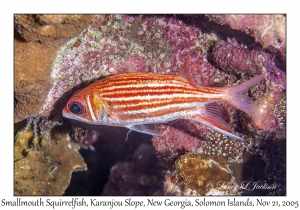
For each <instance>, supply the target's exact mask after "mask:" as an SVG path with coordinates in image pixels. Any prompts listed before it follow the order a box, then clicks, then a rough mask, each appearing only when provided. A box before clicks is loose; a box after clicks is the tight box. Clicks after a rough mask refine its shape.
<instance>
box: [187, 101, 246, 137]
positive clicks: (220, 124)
mask: <svg viewBox="0 0 300 210" xmlns="http://www.w3.org/2000/svg"><path fill="white" fill-rule="evenodd" d="M200 109H201V114H199V115H196V116H193V117H192V118H193V120H195V121H198V122H200V123H203V124H204V125H206V126H208V127H210V128H212V129H214V130H216V131H218V132H220V133H223V134H225V135H227V136H230V137H232V138H235V139H238V140H243V139H242V138H241V137H239V136H236V135H235V134H233V131H232V129H231V127H230V125H229V124H228V123H227V122H226V121H225V120H224V119H223V118H222V112H221V110H220V108H219V106H218V104H217V103H215V102H212V103H208V104H205V105H203V106H201V108H200Z"/></svg>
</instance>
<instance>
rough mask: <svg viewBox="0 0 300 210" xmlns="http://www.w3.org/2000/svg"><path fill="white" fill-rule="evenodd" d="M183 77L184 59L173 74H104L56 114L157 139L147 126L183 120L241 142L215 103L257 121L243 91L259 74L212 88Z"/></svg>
mask: <svg viewBox="0 0 300 210" xmlns="http://www.w3.org/2000/svg"><path fill="white" fill-rule="evenodd" d="M188 60H189V59H188ZM188 74H189V62H188V61H187V62H186V63H185V64H184V65H183V67H182V69H181V70H180V72H179V73H178V74H155V73H147V72H140V73H124V74H118V75H114V76H110V77H108V78H105V79H102V80H99V81H96V82H95V83H93V84H91V85H89V86H87V87H85V88H83V89H81V90H78V91H77V92H76V93H75V94H74V95H73V96H72V97H71V98H70V99H69V100H68V102H67V104H66V105H65V107H64V109H63V111H62V115H63V117H66V118H70V119H74V120H79V121H82V122H85V123H89V124H96V125H108V126H120V127H127V128H129V129H131V130H134V131H137V132H141V133H146V134H150V135H160V133H159V132H158V131H157V130H155V128H154V126H153V124H156V123H166V122H170V121H173V120H177V119H189V120H193V121H196V122H200V123H203V124H205V125H206V126H209V127H211V128H212V129H214V130H216V131H219V132H221V133H223V134H225V135H227V136H230V137H233V138H236V139H239V140H242V138H241V137H239V136H237V135H235V134H234V133H233V131H232V129H231V127H230V125H229V124H228V123H227V122H226V121H225V120H224V119H223V118H222V116H221V115H220V111H219V109H218V106H217V104H216V103H215V102H216V101H223V102H227V103H229V104H231V105H233V106H234V107H236V108H237V109H240V110H242V111H244V112H246V113H247V114H249V115H250V116H252V117H254V118H260V116H261V114H262V113H261V110H260V108H259V106H258V105H256V104H255V103H254V102H253V101H252V100H251V99H250V98H249V97H248V96H247V95H246V93H245V92H246V91H247V90H248V89H249V88H250V87H251V86H253V85H255V84H256V83H258V82H260V81H261V80H262V79H263V78H264V76H263V75H262V74H261V75H258V76H256V77H254V78H252V79H250V80H248V81H246V82H244V83H242V84H239V85H235V86H230V87H223V88H214V87H200V86H197V85H196V84H195V83H194V82H193V81H191V79H189V78H190V77H189V76H187V75H188Z"/></svg>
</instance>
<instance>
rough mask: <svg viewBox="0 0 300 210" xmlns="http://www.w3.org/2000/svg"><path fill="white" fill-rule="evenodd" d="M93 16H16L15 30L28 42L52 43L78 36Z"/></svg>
mask: <svg viewBox="0 0 300 210" xmlns="http://www.w3.org/2000/svg"><path fill="white" fill-rule="evenodd" d="M91 18H92V15H62V14H60V15H24V14H18V15H15V20H14V22H15V29H16V30H17V31H18V32H19V34H20V35H21V36H22V37H23V38H24V39H25V40H26V41H39V42H42V43H43V42H50V41H51V42H52V41H55V40H57V39H65V40H66V39H68V38H71V37H74V36H77V35H78V33H79V32H81V31H82V30H83V29H84V28H85V27H86V26H87V25H88V24H89V21H90V19H91Z"/></svg>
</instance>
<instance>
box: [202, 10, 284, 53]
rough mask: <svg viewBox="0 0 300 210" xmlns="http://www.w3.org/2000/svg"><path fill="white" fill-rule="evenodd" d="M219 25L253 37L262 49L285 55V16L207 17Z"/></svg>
mask: <svg viewBox="0 0 300 210" xmlns="http://www.w3.org/2000/svg"><path fill="white" fill-rule="evenodd" d="M208 17H209V18H210V19H211V20H213V21H216V22H217V23H219V24H228V25H229V26H230V27H231V28H232V29H236V30H241V31H243V32H245V33H247V34H251V35H252V36H254V37H255V40H256V41H257V42H259V43H261V45H262V46H264V48H267V47H270V48H271V50H273V51H274V50H275V51H276V50H278V51H279V52H280V53H281V54H282V55H283V56H284V57H285V54H286V16H285V15H282V14H276V15H208Z"/></svg>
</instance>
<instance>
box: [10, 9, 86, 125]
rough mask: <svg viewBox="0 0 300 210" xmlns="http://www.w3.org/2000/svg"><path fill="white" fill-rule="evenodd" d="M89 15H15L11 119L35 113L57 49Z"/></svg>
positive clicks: (47, 85) (43, 97) (45, 93)
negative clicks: (13, 98) (12, 107)
mask: <svg viewBox="0 0 300 210" xmlns="http://www.w3.org/2000/svg"><path fill="white" fill-rule="evenodd" d="M89 20H91V16H90V15H15V29H16V31H17V32H15V39H14V49H15V54H14V60H15V62H14V75H15V76H14V97H15V100H14V110H15V111H14V113H15V116H14V121H15V122H19V121H21V120H23V119H25V118H27V117H34V116H36V115H37V114H38V113H39V112H40V111H41V110H42V108H43V105H44V103H45V101H46V99H47V96H48V92H49V90H50V88H51V86H52V85H53V84H52V80H51V78H50V74H51V71H52V65H53V61H54V59H55V57H56V55H57V51H58V49H59V48H60V47H61V45H63V44H64V43H65V42H67V40H68V39H69V38H70V37H73V36H76V35H78V34H79V32H81V31H82V29H83V28H85V27H86V26H87V25H88V23H89Z"/></svg>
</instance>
